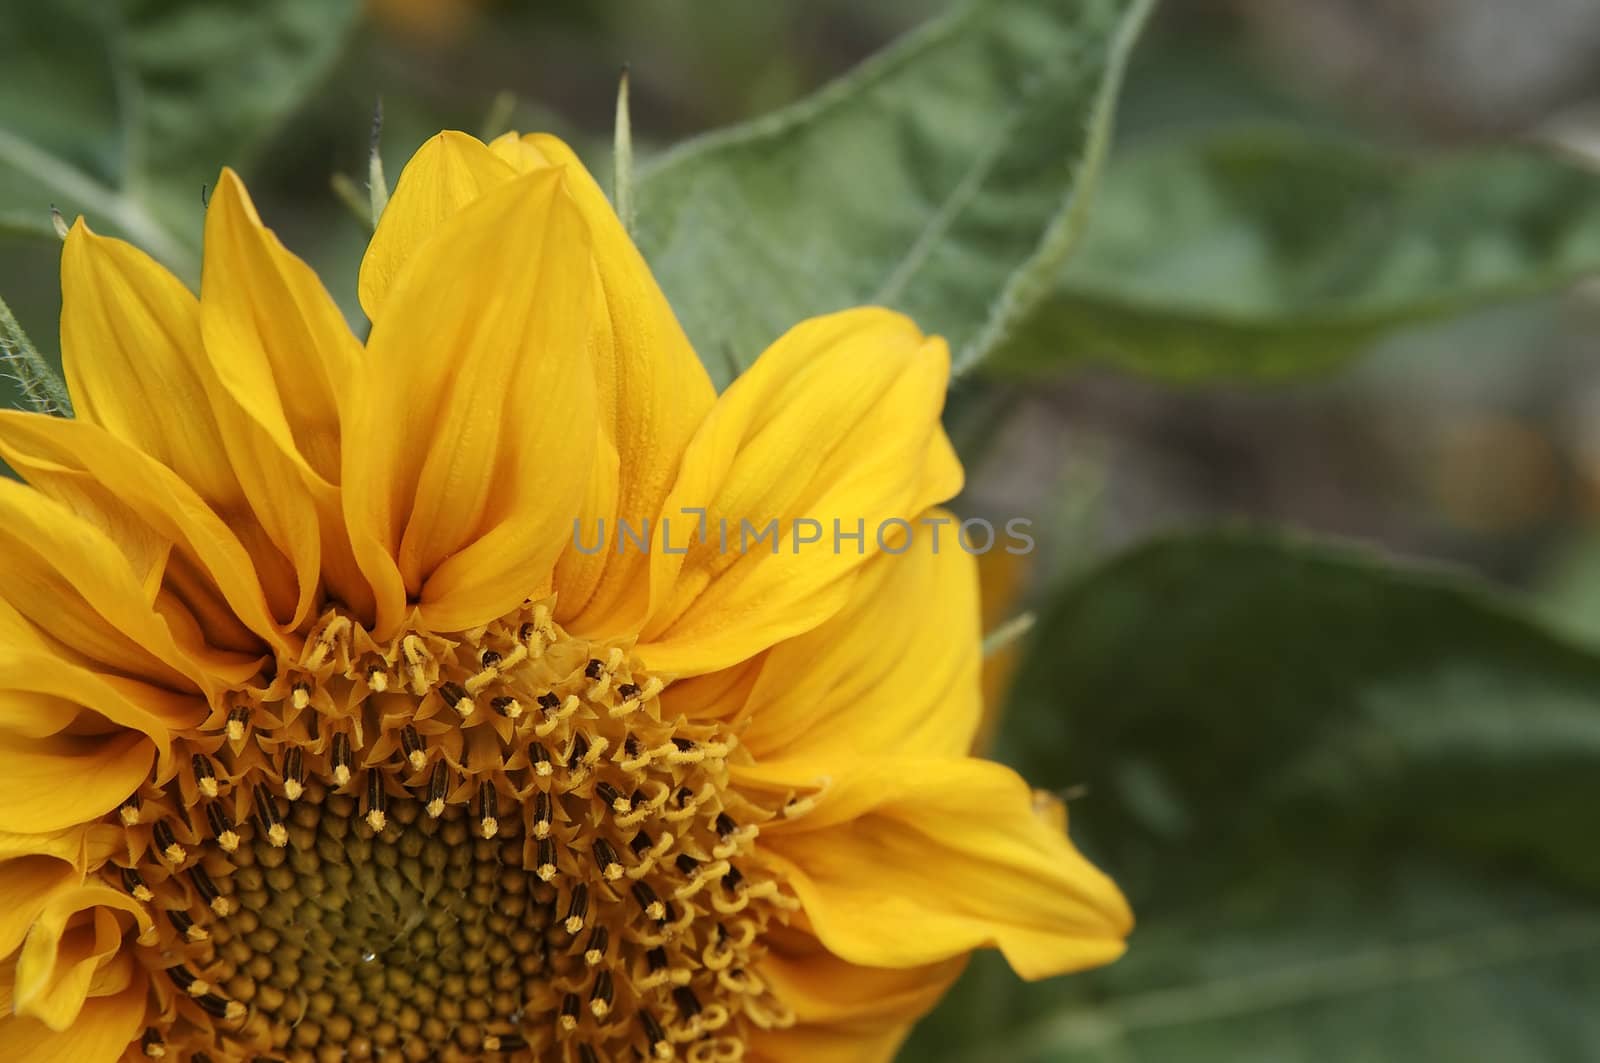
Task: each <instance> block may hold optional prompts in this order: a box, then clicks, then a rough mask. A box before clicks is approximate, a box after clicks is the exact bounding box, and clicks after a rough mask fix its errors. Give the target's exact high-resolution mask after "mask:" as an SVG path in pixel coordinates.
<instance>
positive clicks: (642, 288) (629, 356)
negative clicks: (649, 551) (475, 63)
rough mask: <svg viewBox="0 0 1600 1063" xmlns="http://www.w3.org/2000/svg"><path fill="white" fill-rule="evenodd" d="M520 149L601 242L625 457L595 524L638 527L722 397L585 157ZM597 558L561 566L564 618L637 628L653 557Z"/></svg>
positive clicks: (618, 434)
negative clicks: (551, 175) (562, 177)
mask: <svg viewBox="0 0 1600 1063" xmlns="http://www.w3.org/2000/svg"><path fill="white" fill-rule="evenodd" d="M503 139H504V138H502V140H503ZM500 143H501V142H500V141H496V144H495V145H494V146H495V147H499V145H500ZM518 143H519V144H521V145H522V146H523V147H522V150H523V151H524V152H525V153H531V155H533V156H536V157H538V158H540V159H543V160H545V161H546V162H547V164H549V165H553V166H560V167H563V168H564V171H565V174H566V180H567V187H568V188H569V189H571V191H572V196H573V199H574V200H575V201H576V202H577V204H578V209H579V211H580V212H581V213H582V214H583V218H584V221H585V222H586V223H587V224H588V227H589V232H590V234H591V236H592V238H593V240H594V260H595V269H596V270H597V272H598V273H599V277H600V287H601V292H602V294H603V296H604V299H603V303H602V305H601V306H600V307H599V308H598V309H599V310H600V311H601V312H602V313H603V314H604V318H605V319H604V322H603V326H604V327H603V328H601V329H597V330H596V332H595V333H594V334H592V346H591V350H592V351H593V356H594V361H595V373H596V379H597V380H598V382H599V386H600V423H601V425H602V426H603V427H604V428H605V429H606V434H607V436H608V438H609V439H610V441H611V444H612V445H613V446H614V447H615V448H616V452H617V455H618V472H617V489H616V500H615V508H614V509H613V511H612V512H611V513H610V514H598V513H597V514H596V516H605V515H609V516H611V517H612V518H613V521H614V520H615V519H616V518H621V519H623V520H627V521H629V522H630V523H631V524H632V525H633V526H635V527H638V526H640V525H641V524H642V523H643V522H644V521H646V520H649V519H650V518H652V517H654V516H655V515H656V514H658V513H660V512H661V506H662V503H663V502H664V501H665V500H666V497H667V493H668V492H669V491H670V490H671V489H672V485H673V482H674V480H675V478H676V477H677V474H678V469H679V465H680V463H681V461H682V458H683V453H684V450H685V448H686V447H687V446H688V445H689V440H690V439H691V438H692V437H693V435H694V432H695V430H696V429H697V428H698V427H699V426H700V422H701V421H703V420H704V419H705V416H706V414H707V413H708V412H709V411H710V409H711V407H712V404H713V403H714V402H715V401H716V391H715V389H713V388H712V386H711V378H710V377H708V376H707V375H706V371H705V367H704V366H703V365H702V364H701V362H700V359H699V358H698V357H697V356H696V355H695V352H694V348H693V347H691V346H690V345H689V338H688V337H687V336H686V335H684V332H683V328H682V326H680V325H679V324H678V319H677V318H676V317H675V316H674V315H673V313H672V307H671V306H669V305H668V304H667V298H666V296H665V295H664V294H663V293H662V291H661V288H660V286H658V285H657V284H656V281H655V278H654V277H653V276H652V275H651V273H650V267H649V266H648V265H646V263H645V260H644V257H643V256H642V255H640V254H639V250H638V248H636V247H635V246H634V244H633V240H632V239H631V238H630V237H629V236H628V233H627V230H625V229H624V228H623V227H622V222H621V221H620V220H619V219H618V218H617V215H616V212H615V211H613V210H612V209H611V204H610V203H609V202H608V201H607V200H606V196H605V193H604V192H602V191H601V189H600V186H599V185H598V184H597V183H596V182H595V179H594V178H593V177H592V176H591V175H590V174H589V171H588V170H586V169H585V168H584V166H583V163H582V161H581V160H579V158H578V156H577V154H576V153H575V152H574V151H573V150H572V149H571V148H570V147H568V146H567V145H566V144H564V143H562V142H561V141H560V140H559V139H557V138H556V137H553V136H550V135H548V134H543V133H536V134H532V135H529V136H526V137H523V138H521V139H520V141H519V142H518ZM599 556H600V557H601V558H602V559H603V560H604V562H605V564H604V565H603V566H602V567H598V568H597V567H596V566H594V565H593V564H591V563H590V560H589V559H588V558H587V557H585V555H583V554H581V553H580V552H579V551H577V550H575V549H569V550H568V551H567V554H566V556H565V557H563V558H562V568H561V570H559V571H558V575H557V585H558V586H559V587H560V589H561V599H560V602H559V607H560V608H559V611H560V613H561V616H560V617H559V619H561V620H562V621H563V623H566V624H567V625H568V626H569V627H570V628H571V629H573V630H575V631H585V630H593V631H623V630H636V629H637V626H638V623H639V621H640V620H641V619H642V618H643V612H644V609H645V607H646V605H647V604H648V597H647V594H646V590H647V588H648V582H647V580H648V573H649V561H648V558H647V557H646V556H645V555H644V554H642V553H640V552H634V551H625V552H624V553H622V554H620V555H619V554H617V553H616V551H615V550H609V551H606V552H604V554H602V555H599Z"/></svg>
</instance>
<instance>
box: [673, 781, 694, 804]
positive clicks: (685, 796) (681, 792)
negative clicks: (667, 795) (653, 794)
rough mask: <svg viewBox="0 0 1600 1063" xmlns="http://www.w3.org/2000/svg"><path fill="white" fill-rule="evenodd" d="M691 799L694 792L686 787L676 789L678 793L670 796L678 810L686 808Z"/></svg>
mask: <svg viewBox="0 0 1600 1063" xmlns="http://www.w3.org/2000/svg"><path fill="white" fill-rule="evenodd" d="M693 798H694V791H693V790H691V789H689V788H688V787H687V786H680V787H678V792H677V793H675V794H673V795H672V799H673V800H674V801H676V802H677V803H678V807H679V808H687V807H688V805H689V802H690V800H692V799H693Z"/></svg>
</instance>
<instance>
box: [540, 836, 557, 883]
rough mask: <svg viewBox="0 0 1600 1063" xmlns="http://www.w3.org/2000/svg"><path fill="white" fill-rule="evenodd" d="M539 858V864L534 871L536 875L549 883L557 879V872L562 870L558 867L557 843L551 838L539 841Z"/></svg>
mask: <svg viewBox="0 0 1600 1063" xmlns="http://www.w3.org/2000/svg"><path fill="white" fill-rule="evenodd" d="M538 858H539V864H538V866H537V867H536V868H535V869H534V874H536V875H538V876H539V877H540V878H542V879H544V880H545V881H546V882H549V881H550V880H551V879H552V878H555V875H556V872H557V871H558V870H560V869H559V868H558V867H557V866H556V846H555V843H554V842H552V841H551V840H550V839H549V838H540V839H539V846H538Z"/></svg>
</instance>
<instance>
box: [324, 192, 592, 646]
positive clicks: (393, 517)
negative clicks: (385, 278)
mask: <svg viewBox="0 0 1600 1063" xmlns="http://www.w3.org/2000/svg"><path fill="white" fill-rule="evenodd" d="M511 278H515V282H514V283H513V282H512V281H511ZM593 287H594V285H593V275H592V272H591V269H590V266H589V240H588V234H587V232H586V230H585V228H584V225H583V220H582V218H581V217H579V215H578V212H577V210H576V209H575V208H574V206H573V204H572V199H571V197H570V196H569V195H568V194H567V192H566V190H565V188H564V187H563V185H562V182H561V175H560V173H559V172H558V171H555V170H549V171H541V172H538V173H534V174H530V175H529V176H527V177H522V178H518V179H516V180H514V181H511V182H509V183H507V184H505V185H504V186H502V187H501V188H499V189H497V190H495V191H494V192H491V193H489V194H488V195H486V196H483V197H482V198H480V199H478V200H477V201H476V202H474V203H472V204H471V205H470V206H468V207H466V208H465V209H463V210H461V211H459V212H458V213H456V214H455V215H454V216H452V217H451V218H450V219H448V220H447V221H446V222H445V223H444V224H443V225H442V226H441V227H440V228H439V230H438V231H437V232H436V233H435V234H434V235H433V237H431V238H430V239H429V240H428V241H426V242H425V243H424V245H423V246H422V247H421V248H420V249H419V250H418V251H417V253H416V254H415V256H414V257H413V258H412V260H411V261H410V263H409V264H408V265H407V266H406V267H405V268H404V269H403V270H402V271H401V273H400V276H399V277H398V278H397V279H396V281H395V282H394V285H393V290H392V292H391V298H390V300H389V301H388V302H387V303H386V309H385V310H384V311H383V312H382V313H381V314H380V315H379V317H378V319H377V321H375V322H374V324H373V331H372V337H371V340H370V342H369V344H368V350H369V352H370V358H369V359H368V361H367V363H366V364H365V366H364V367H363V369H362V370H361V371H360V373H359V374H358V377H357V379H356V380H355V381H354V385H355V386H354V389H353V390H354V403H353V411H352V426H353V427H352V432H351V434H350V438H349V439H348V440H347V443H346V447H345V460H346V467H345V475H344V482H345V485H346V486H345V505H346V518H347V521H348V523H349V526H350V531H351V537H352V541H353V542H354V544H355V547H356V556H357V557H358V558H359V560H360V563H361V567H362V570H363V571H364V572H365V573H366V574H367V577H368V579H369V580H370V581H371V583H372V585H373V587H374V588H375V589H376V590H377V591H378V625H377V627H378V634H379V636H380V637H387V635H388V634H390V633H392V632H393V631H394V630H395V628H396V626H397V625H398V624H399V622H400V620H401V618H402V616H403V615H404V612H405V609H406V603H407V600H408V598H409V599H412V600H417V601H419V602H420V605H419V606H418V611H419V614H420V616H421V618H422V622H423V623H424V624H425V625H426V626H428V627H430V628H432V629H433V630H436V631H452V630H461V629H464V628H467V627H471V626H472V625H474V624H479V623H484V622H486V621H488V620H490V619H493V618H494V617H496V616H500V615H503V614H504V613H506V612H507V611H508V610H509V609H511V608H512V607H513V606H515V605H516V604H517V603H519V602H521V601H522V600H523V599H524V598H527V597H529V596H535V595H538V594H541V593H545V592H546V591H548V589H549V586H550V582H551V572H552V570H553V568H554V566H555V562H556V559H557V558H558V557H559V556H560V553H561V550H562V548H563V547H564V546H565V545H566V543H567V542H568V541H569V539H568V537H569V536H570V534H571V526H572V518H573V514H574V513H575V512H577V509H578V507H579V505H580V503H581V501H582V499H583V497H584V493H585V490H586V481H587V477H588V475H589V470H590V468H591V466H592V464H593V461H594V454H595V447H594V442H595V435H594V412H595V395H594V390H595V389H594V374H593V373H592V372H591V371H590V368H589V366H588V364H587V360H586V359H585V358H584V357H583V356H582V352H583V350H584V337H585V332H586V330H587V324H588V314H589V305H590V304H589V300H590V298H591V295H592V292H593Z"/></svg>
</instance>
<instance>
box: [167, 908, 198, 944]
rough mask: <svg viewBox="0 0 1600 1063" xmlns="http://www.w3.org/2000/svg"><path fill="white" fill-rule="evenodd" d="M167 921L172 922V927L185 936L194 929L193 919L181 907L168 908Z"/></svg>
mask: <svg viewBox="0 0 1600 1063" xmlns="http://www.w3.org/2000/svg"><path fill="white" fill-rule="evenodd" d="M167 921H168V922H170V923H171V924H172V929H174V930H176V931H177V932H178V933H180V934H182V935H183V936H184V937H186V938H187V937H189V936H190V933H191V932H192V931H193V930H194V920H193V919H191V918H190V917H189V913H188V912H186V911H184V910H183V909H181V908H168V909H167ZM191 940H192V939H191Z"/></svg>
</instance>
